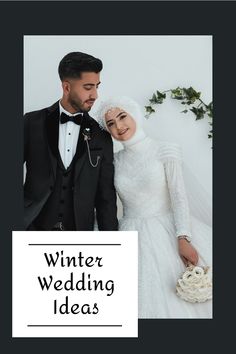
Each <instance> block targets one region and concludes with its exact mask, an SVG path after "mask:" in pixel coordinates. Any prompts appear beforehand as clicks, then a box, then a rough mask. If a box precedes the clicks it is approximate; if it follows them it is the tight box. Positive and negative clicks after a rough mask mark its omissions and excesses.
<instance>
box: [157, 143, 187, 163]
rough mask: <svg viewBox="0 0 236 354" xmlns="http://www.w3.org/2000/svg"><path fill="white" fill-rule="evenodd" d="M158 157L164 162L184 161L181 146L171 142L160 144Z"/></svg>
mask: <svg viewBox="0 0 236 354" xmlns="http://www.w3.org/2000/svg"><path fill="white" fill-rule="evenodd" d="M158 156H159V158H160V159H161V160H162V161H164V162H165V161H168V160H173V159H176V160H180V161H181V160H182V150H181V146H180V145H179V144H177V143H172V142H169V141H160V142H159V143H158Z"/></svg>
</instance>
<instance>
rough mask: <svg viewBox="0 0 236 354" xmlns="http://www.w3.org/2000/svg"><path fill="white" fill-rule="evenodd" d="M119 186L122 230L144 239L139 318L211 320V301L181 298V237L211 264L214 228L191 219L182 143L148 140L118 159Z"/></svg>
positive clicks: (117, 177) (202, 258) (116, 175)
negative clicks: (178, 290) (178, 288)
mask: <svg viewBox="0 0 236 354" xmlns="http://www.w3.org/2000/svg"><path fill="white" fill-rule="evenodd" d="M114 162H115V187H116V190H117V193H118V195H119V197H120V199H121V202H122V205H123V218H122V219H121V220H120V222H119V229H120V230H137V231H138V234H139V289H138V291H139V293H138V296H139V318H212V301H207V302H205V303H194V304H191V303H187V302H185V301H184V300H182V299H180V298H179V297H177V295H176V293H175V287H176V282H177V279H178V278H179V277H180V275H181V274H182V272H183V271H184V270H185V266H184V264H183V262H182V260H181V258H180V256H179V253H178V242H177V236H179V235H189V236H191V237H192V244H193V245H194V247H195V248H196V249H197V250H198V253H199V256H200V259H199V263H198V264H199V265H211V264H212V260H211V256H212V246H211V245H212V242H211V241H212V230H211V227H209V226H207V225H206V224H204V223H202V222H200V221H199V220H197V219H196V218H194V217H191V218H190V215H189V207H188V200H187V196H186V191H185V186H184V180H183V175H182V166H181V165H182V162H181V154H180V148H179V146H178V145H177V144H172V143H165V142H162V143H157V142H156V141H153V140H152V139H150V138H149V137H145V138H144V139H142V140H141V141H139V142H137V143H136V144H134V145H131V146H128V147H125V149H124V150H121V151H119V152H118V153H116V154H115V157H114Z"/></svg>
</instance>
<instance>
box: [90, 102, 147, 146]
mask: <svg viewBox="0 0 236 354" xmlns="http://www.w3.org/2000/svg"><path fill="white" fill-rule="evenodd" d="M112 108H120V109H123V110H124V111H125V112H126V113H128V114H130V115H131V117H132V118H133V120H134V121H135V123H136V131H135V133H134V135H133V136H132V137H131V138H130V139H128V140H126V141H120V142H121V143H122V145H123V146H124V147H128V146H132V145H134V144H136V143H138V142H139V141H141V140H143V139H144V138H145V137H146V133H145V132H144V130H143V120H144V118H143V115H142V112H141V108H140V106H139V105H138V103H137V102H135V101H134V100H132V99H131V98H129V97H126V96H121V97H112V98H108V99H107V100H104V101H102V102H101V103H100V106H99V107H98V109H97V111H96V113H95V117H96V119H97V121H98V123H99V125H100V126H101V127H102V128H103V129H105V130H107V131H109V130H108V128H107V125H106V120H105V115H106V113H107V112H108V111H109V110H111V109H112Z"/></svg>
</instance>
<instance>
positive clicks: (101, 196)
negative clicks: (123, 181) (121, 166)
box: [95, 134, 118, 231]
mask: <svg viewBox="0 0 236 354" xmlns="http://www.w3.org/2000/svg"><path fill="white" fill-rule="evenodd" d="M95 207H96V216H97V223H98V228H99V230H103V231H112V230H114V231H116V230H118V220H117V207H116V191H115V187H114V165H113V148H112V140H111V137H110V135H108V134H107V135H106V143H105V146H104V149H103V159H102V164H101V167H100V176H99V181H98V189H97V194H96V200H95Z"/></svg>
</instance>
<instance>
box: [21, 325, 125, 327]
mask: <svg viewBox="0 0 236 354" xmlns="http://www.w3.org/2000/svg"><path fill="white" fill-rule="evenodd" d="M27 327H122V325H27Z"/></svg>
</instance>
